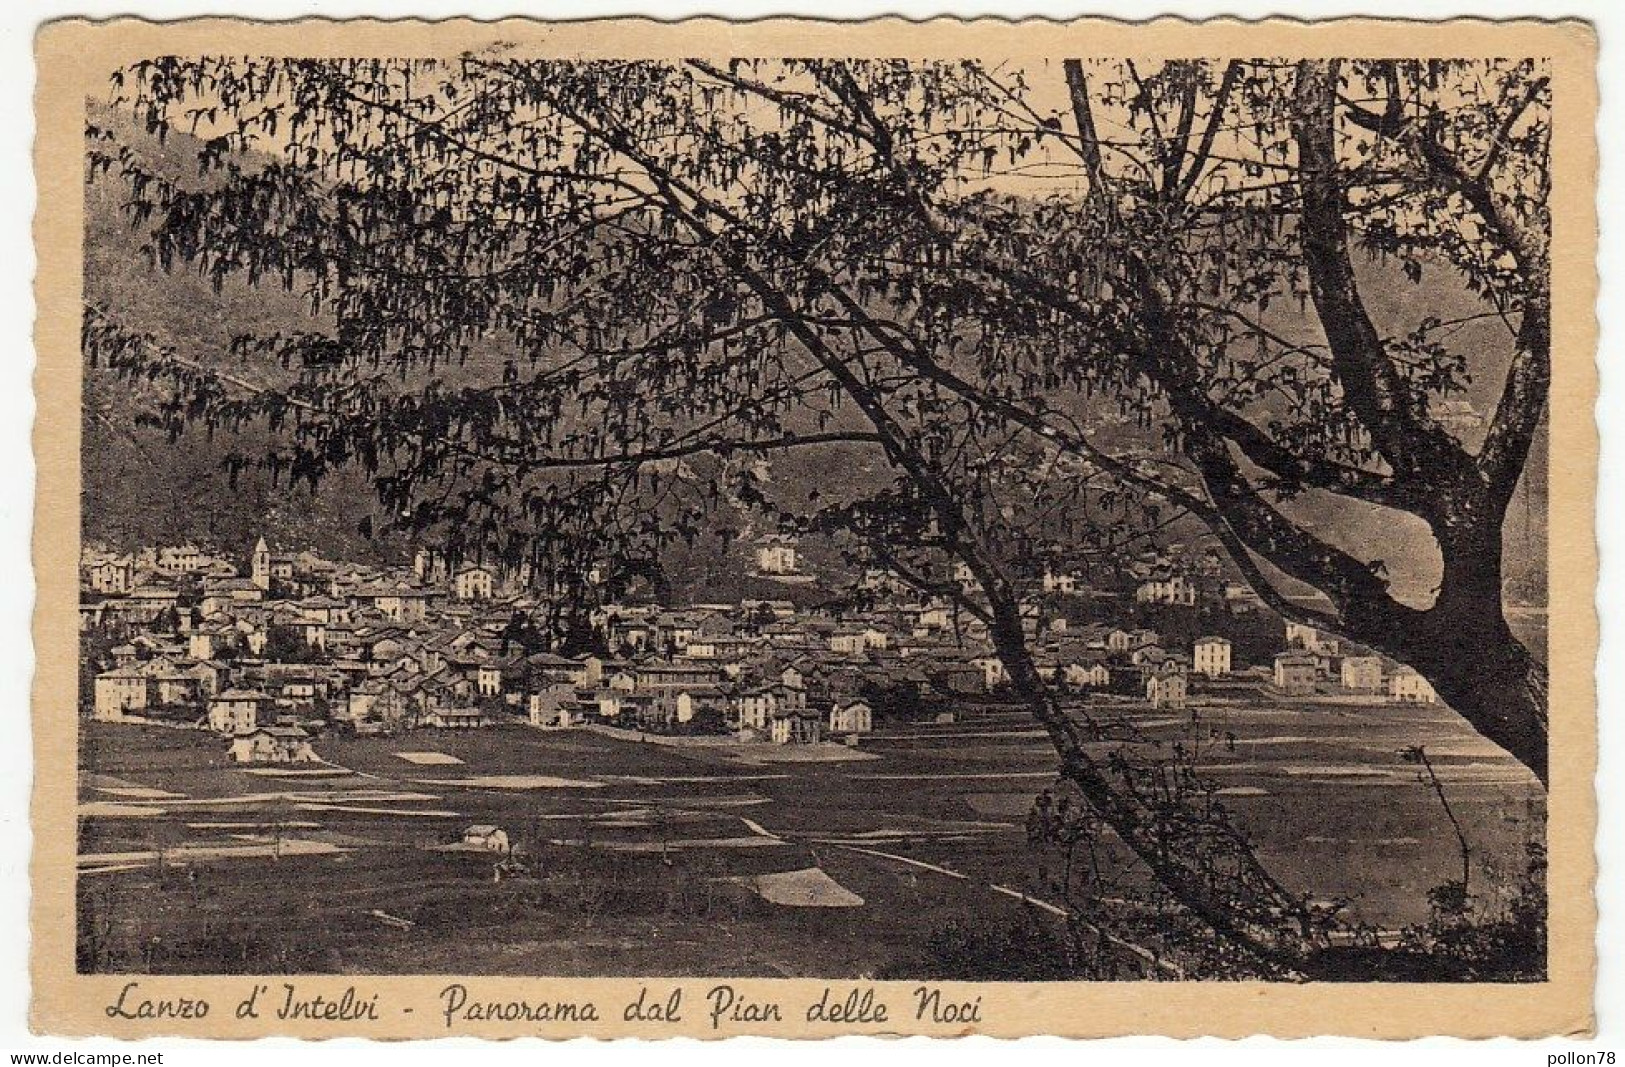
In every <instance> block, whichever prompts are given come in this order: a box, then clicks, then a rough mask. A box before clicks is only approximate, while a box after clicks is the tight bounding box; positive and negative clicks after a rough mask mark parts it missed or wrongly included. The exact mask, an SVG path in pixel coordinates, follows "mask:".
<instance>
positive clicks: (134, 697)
mask: <svg viewBox="0 0 1625 1067" xmlns="http://www.w3.org/2000/svg"><path fill="white" fill-rule="evenodd" d="M151 691H152V684H151V679H150V678H148V677H147V676H146V675H144V674H140V673H137V672H136V671H108V672H107V673H105V674H98V675H97V676H96V703H95V717H96V718H97V719H100V720H101V721H103V722H113V721H116V720H118V719H122V718H123V717H124V713H125V712H127V711H144V710H145V709H146V707H147V704H148V703H149V700H150V697H151Z"/></svg>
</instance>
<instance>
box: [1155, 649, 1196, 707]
mask: <svg viewBox="0 0 1625 1067" xmlns="http://www.w3.org/2000/svg"><path fill="white" fill-rule="evenodd" d="M1188 692H1189V683H1188V681H1187V680H1186V677H1185V670H1184V668H1183V667H1182V666H1180V665H1179V664H1178V663H1177V662H1176V661H1174V660H1165V661H1164V662H1163V664H1162V666H1160V667H1158V668H1157V669H1156V670H1154V671H1148V672H1147V673H1146V676H1145V698H1146V699H1147V700H1149V701H1150V702H1151V706H1152V707H1154V708H1182V707H1184V706H1185V697H1186V694H1187V693H1188Z"/></svg>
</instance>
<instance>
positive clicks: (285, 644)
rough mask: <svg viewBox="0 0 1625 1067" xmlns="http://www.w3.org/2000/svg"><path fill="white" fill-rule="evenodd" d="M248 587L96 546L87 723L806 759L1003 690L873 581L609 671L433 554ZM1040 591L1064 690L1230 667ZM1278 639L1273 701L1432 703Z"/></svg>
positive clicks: (1055, 675) (954, 638) (1039, 585)
mask: <svg viewBox="0 0 1625 1067" xmlns="http://www.w3.org/2000/svg"><path fill="white" fill-rule="evenodd" d="M758 548H759V554H758V558H757V560H756V563H757V567H758V571H759V572H760V573H768V572H778V573H792V572H796V570H797V567H798V561H797V559H796V557H795V555H794V553H795V546H794V542H793V541H792V540H790V539H787V538H783V537H779V538H773V539H770V540H768V541H766V542H764V543H763V544H761V545H759V546H758ZM1140 567H1141V570H1140V572H1139V573H1138V574H1136V575H1135V576H1134V580H1135V581H1137V582H1138V585H1137V586H1135V587H1134V590H1133V595H1134V599H1135V600H1136V601H1140V602H1151V603H1155V604H1158V605H1172V606H1191V605H1192V604H1193V603H1195V602H1196V598H1198V597H1200V598H1213V599H1214V600H1215V601H1217V602H1222V603H1226V604H1227V605H1229V606H1230V607H1231V608H1232V609H1234V610H1250V607H1246V606H1242V607H1240V608H1237V607H1236V605H1234V604H1233V603H1231V601H1233V600H1234V599H1235V598H1233V597H1232V595H1231V593H1230V591H1229V590H1228V589H1227V588H1226V586H1225V583H1223V582H1222V581H1221V580H1219V577H1218V571H1217V566H1216V563H1215V564H1214V566H1213V567H1211V568H1210V567H1207V566H1206V565H1199V566H1196V567H1187V568H1185V569H1183V570H1170V569H1169V568H1170V563H1169V561H1168V560H1167V559H1147V560H1144V561H1142V562H1141V564H1140ZM243 570H246V574H243V573H240V571H239V568H238V566H236V565H234V564H233V562H232V561H231V560H230V559H227V558H225V557H223V556H220V555H217V554H213V553H210V552H208V551H205V550H202V549H199V548H197V547H196V546H192V545H182V546H174V547H165V548H160V549H155V550H148V551H144V552H141V553H137V554H134V555H120V554H116V553H112V552H107V551H105V550H98V549H96V548H90V549H88V550H87V551H86V554H85V557H84V560H83V563H82V574H81V597H80V600H81V604H80V613H81V628H82V630H83V631H84V632H85V634H86V636H87V640H85V641H83V642H82V648H84V649H85V672H86V675H87V680H88V682H89V685H88V692H87V694H86V699H87V703H88V705H89V709H90V711H91V713H92V714H93V715H94V717H96V718H98V719H103V720H132V719H133V720H142V721H157V722H163V723H167V724H170V725H179V726H188V727H196V728H201V729H207V730H211V731H214V732H215V733H217V734H219V735H220V736H221V737H222V738H229V739H230V743H231V749H230V751H231V755H232V756H233V758H236V759H240V760H243V761H245V762H300V761H306V760H311V759H314V758H315V755H314V753H313V752H312V751H311V746H310V738H311V735H312V732H313V731H315V730H320V729H332V728H340V729H345V730H350V731H354V732H356V733H392V732H398V731H403V730H411V729H420V728H434V729H447V730H460V729H475V728H480V727H485V726H490V725H495V724H500V723H508V722H516V721H522V722H525V723H528V724H530V725H532V726H535V727H539V728H546V729H553V728H563V727H571V726H578V725H582V724H588V723H601V724H606V725H612V726H626V727H631V728H636V729H639V730H652V731H665V732H674V733H710V734H725V735H732V736H733V737H736V738H738V739H740V740H743V741H764V742H774V743H779V744H798V743H808V742H818V741H823V740H826V739H831V738H841V739H847V740H849V741H851V740H855V739H856V738H859V737H861V736H862V735H863V734H866V733H868V732H870V731H871V730H873V728H874V708H873V707H872V706H871V704H870V702H869V700H868V699H866V695H872V694H874V693H876V692H881V691H894V690H897V689H899V688H901V689H903V690H905V691H907V692H909V693H911V694H913V695H914V696H915V698H916V699H917V700H920V701H922V702H923V703H945V704H952V703H953V702H954V701H955V700H962V699H963V698H966V697H976V696H979V695H982V694H985V693H988V692H990V691H994V690H997V689H998V688H999V687H1000V686H1001V685H1004V684H1006V683H1007V682H1008V681H1009V678H1008V674H1007V673H1006V667H1005V664H1004V662H1003V660H1001V659H1000V657H999V656H997V655H996V654H995V653H994V652H993V651H992V644H991V641H990V640H989V635H988V633H987V630H986V627H985V625H984V624H982V623H981V622H980V621H979V620H978V619H976V618H974V617H965V616H963V615H961V614H960V613H959V612H956V611H955V609H954V608H953V606H952V605H951V604H950V603H948V602H945V601H942V600H919V599H918V598H917V596H916V595H914V594H912V593H910V592H908V591H907V590H905V589H904V588H903V587H902V586H901V585H900V584H898V583H896V582H894V581H892V580H891V579H890V578H889V577H888V576H887V575H885V574H884V573H883V572H870V573H869V574H867V575H865V576H863V578H862V579H860V581H859V583H858V585H859V588H860V589H861V590H865V591H867V592H868V593H869V594H871V595H870V596H869V597H868V598H867V599H868V601H869V602H871V603H872V604H874V605H875V606H872V607H869V608H866V609H863V610H856V609H851V610H841V611H837V610H834V609H811V610H810V609H805V608H797V607H796V606H795V605H794V604H793V603H791V602H790V601H788V600H746V601H743V602H740V603H730V604H698V605H693V606H690V607H685V608H681V609H676V608H671V607H665V606H661V605H654V604H612V605H607V606H604V607H601V608H598V609H597V610H596V611H595V612H594V613H593V615H592V617H591V622H592V624H593V628H594V630H595V632H596V633H597V635H598V637H599V641H598V647H599V649H600V653H599V654H588V655H578V656H563V655H558V654H555V653H552V652H546V651H537V650H536V649H534V648H532V647H527V646H526V645H525V644H524V643H523V642H522V641H520V640H519V639H518V638H516V636H515V631H514V624H515V622H516V620H520V619H525V618H528V617H529V615H530V614H531V613H533V612H534V611H536V610H537V609H538V608H539V607H540V606H542V605H541V604H540V602H539V601H538V599H537V596H538V594H536V593H535V592H534V591H532V590H531V589H530V584H531V583H530V581H529V577H530V576H529V575H528V574H526V573H524V571H523V570H522V569H520V570H512V571H510V570H505V569H502V568H494V567H487V566H482V565H480V564H462V565H455V566H454V565H451V564H449V563H448V562H447V561H446V560H445V559H444V558H443V557H440V556H439V555H437V554H436V553H434V552H432V551H429V550H423V551H420V552H419V553H418V554H417V556H416V558H415V559H414V560H413V563H412V566H411V567H409V568H407V567H401V568H387V567H383V568H380V567H369V566H365V565H360V564H354V563H344V562H334V561H330V560H326V559H323V558H321V557H320V556H318V555H317V554H315V553H313V552H308V551H307V552H299V553H278V552H274V551H272V549H271V548H270V546H269V545H268V544H267V543H266V541H265V540H264V539H263V538H261V539H260V540H259V542H258V543H257V544H255V545H254V547H253V549H252V551H251V552H250V553H249V555H248V557H247V566H246V567H245V568H243ZM955 578H956V580H959V581H961V582H974V577H972V576H970V575H968V574H965V573H959V574H956V575H955ZM1031 585H1032V587H1033V595H1032V596H1031V597H1030V598H1029V599H1028V600H1026V601H1024V602H1023V613H1024V622H1025V623H1026V625H1027V630H1028V639H1029V648H1030V649H1031V651H1032V654H1033V657H1034V660H1035V663H1036V665H1037V667H1038V668H1039V670H1040V672H1041V673H1043V674H1044V676H1045V677H1046V679H1049V680H1051V681H1053V683H1055V684H1056V685H1057V686H1059V687H1061V688H1063V689H1064V690H1069V691H1080V690H1089V691H1096V692H1101V693H1115V694H1119V695H1121V696H1125V697H1128V698H1132V699H1143V700H1145V701H1148V702H1149V703H1151V704H1152V705H1154V706H1158V707H1182V706H1184V705H1185V703H1186V701H1187V699H1188V697H1189V693H1190V687H1191V684H1192V681H1193V679H1194V680H1195V681H1196V682H1198V684H1208V683H1217V682H1219V681H1220V680H1222V679H1227V678H1231V677H1232V675H1233V674H1234V673H1235V672H1234V666H1235V665H1234V664H1233V662H1232V648H1231V642H1230V641H1229V640H1228V639H1226V638H1224V637H1221V636H1201V637H1198V638H1196V639H1195V640H1194V641H1190V642H1183V643H1182V644H1183V645H1184V646H1185V647H1181V648H1179V649H1173V648H1169V647H1166V646H1167V645H1168V644H1169V643H1170V642H1165V641H1164V640H1163V639H1162V638H1161V637H1160V636H1159V635H1158V633H1157V632H1156V631H1154V630H1151V629H1146V628H1132V629H1131V628H1125V627H1116V626H1108V625H1104V624H1089V625H1080V624H1069V623H1068V614H1067V613H1066V612H1059V611H1056V610H1053V605H1054V603H1055V602H1056V601H1057V600H1065V599H1067V598H1071V597H1078V596H1084V595H1088V592H1089V591H1088V588H1087V583H1085V582H1084V581H1083V580H1082V579H1081V578H1080V577H1079V576H1078V575H1077V574H1076V573H1074V572H1072V571H1069V570H1066V569H1064V568H1060V567H1051V568H1048V569H1046V570H1045V571H1044V573H1043V576H1042V578H1040V579H1035V580H1034V581H1033V582H1032V583H1031ZM875 594H889V595H875ZM1046 605H1048V607H1046ZM92 636H94V637H97V638H99V640H94V641H93V640H89V638H90V637H92ZM1286 645H1287V651H1285V652H1283V653H1281V654H1280V655H1279V656H1277V657H1276V659H1275V663H1274V670H1273V677H1272V678H1270V679H1269V681H1270V682H1271V683H1272V684H1273V685H1274V687H1275V689H1276V690H1278V691H1279V692H1281V693H1284V694H1289V695H1307V694H1311V693H1315V692H1321V691H1324V690H1326V689H1327V688H1328V687H1330V688H1333V689H1341V690H1346V691H1348V692H1351V693H1360V694H1377V693H1381V692H1384V691H1386V693H1387V694H1388V696H1389V697H1390V698H1391V699H1393V700H1396V701H1414V702H1431V701H1433V700H1435V699H1436V697H1435V696H1434V695H1433V692H1432V690H1431V688H1429V687H1428V686H1427V683H1426V681H1425V680H1423V679H1421V678H1420V676H1418V675H1416V674H1415V672H1412V671H1408V670H1407V669H1404V668H1400V667H1398V666H1397V665H1393V664H1389V663H1387V662H1385V661H1383V660H1381V659H1379V658H1378V657H1375V656H1369V655H1353V654H1351V655H1339V650H1338V647H1337V643H1336V641H1335V640H1332V639H1329V638H1326V637H1325V636H1323V635H1321V634H1318V633H1316V632H1315V631H1314V630H1313V629H1312V628H1309V627H1301V626H1297V625H1296V624H1289V625H1288V627H1287V632H1286ZM1263 670H1266V671H1267V668H1265V669H1263Z"/></svg>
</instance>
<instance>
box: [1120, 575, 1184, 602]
mask: <svg viewBox="0 0 1625 1067" xmlns="http://www.w3.org/2000/svg"><path fill="white" fill-rule="evenodd" d="M1134 599H1135V600H1136V601H1137V602H1139V603H1141V604H1179V605H1183V606H1185V607H1191V606H1194V605H1195V603H1196V586H1195V585H1193V584H1192V583H1191V580H1190V579H1189V578H1187V577H1185V576H1184V575H1183V574H1171V575H1168V576H1166V577H1163V578H1152V579H1149V580H1147V581H1144V582H1141V583H1140V585H1139V587H1138V588H1137V589H1135V590H1134Z"/></svg>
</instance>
